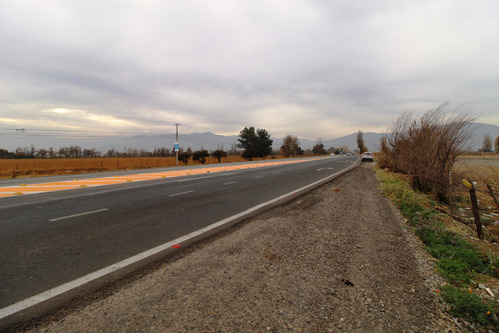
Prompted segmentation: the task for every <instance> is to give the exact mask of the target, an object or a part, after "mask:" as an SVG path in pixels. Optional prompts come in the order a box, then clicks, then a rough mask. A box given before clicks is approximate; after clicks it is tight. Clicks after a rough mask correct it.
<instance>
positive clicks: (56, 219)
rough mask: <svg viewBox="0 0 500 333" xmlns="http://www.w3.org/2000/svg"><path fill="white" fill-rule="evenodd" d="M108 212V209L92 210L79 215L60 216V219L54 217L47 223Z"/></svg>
mask: <svg viewBox="0 0 500 333" xmlns="http://www.w3.org/2000/svg"><path fill="white" fill-rule="evenodd" d="M106 210H108V208H103V209H98V210H93V211H90V212H84V213H79V214H73V215H68V216H62V217H56V218H54V219H50V220H49V222H55V221H60V220H66V219H70V218H72V217H77V216H83V215H89V214H94V213H99V212H104V211H106Z"/></svg>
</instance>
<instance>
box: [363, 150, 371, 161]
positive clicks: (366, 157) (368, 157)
mask: <svg viewBox="0 0 500 333" xmlns="http://www.w3.org/2000/svg"><path fill="white" fill-rule="evenodd" d="M361 161H363V162H367V161H368V162H373V153H371V152H368V151H367V152H365V153H363V157H362V158H361Z"/></svg>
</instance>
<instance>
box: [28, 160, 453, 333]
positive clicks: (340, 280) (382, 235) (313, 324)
mask: <svg viewBox="0 0 500 333" xmlns="http://www.w3.org/2000/svg"><path fill="white" fill-rule="evenodd" d="M433 269H434V265H433V262H432V260H431V259H430V258H429V257H428V256H427V255H426V254H425V252H424V251H423V250H422V246H421V244H420V243H419V241H418V240H416V239H415V238H414V236H413V235H412V234H411V232H409V231H408V230H407V228H406V225H405V223H404V220H403V218H402V217H401V216H400V215H399V213H398V212H397V210H396V209H395V208H394V207H393V206H392V205H391V204H390V203H389V201H388V200H387V199H386V198H384V197H383V196H382V194H380V192H379V190H378V181H377V179H376V177H375V174H374V171H373V166H372V164H371V163H362V164H361V166H360V167H359V168H356V169H354V170H353V171H351V172H349V173H347V174H345V175H343V176H341V177H340V178H338V179H336V180H334V181H332V182H330V183H328V184H326V185H323V186H321V187H320V188H317V189H316V190H314V191H312V192H310V193H308V194H306V195H303V196H301V197H299V198H297V199H296V200H294V201H293V202H290V203H288V204H285V205H283V206H280V207H278V208H274V209H272V210H270V211H267V212H265V213H263V214H261V215H259V216H257V217H254V218H253V219H251V220H249V221H246V222H244V223H241V224H240V225H238V226H236V227H233V228H232V229H231V230H229V231H226V232H223V233H221V234H220V235H218V236H216V237H212V238H210V239H207V240H205V241H202V242H200V243H198V244H196V245H194V246H192V247H191V248H190V249H184V250H183V249H181V250H180V252H179V253H178V254H177V255H176V256H174V257H173V258H167V259H165V261H164V263H163V264H162V265H159V266H158V267H157V268H156V269H155V270H153V271H150V272H148V273H147V274H146V273H144V274H143V275H142V276H140V277H136V278H134V279H132V281H129V282H123V281H122V282H120V283H117V284H116V285H114V286H112V287H110V289H108V290H107V291H106V292H103V293H101V294H99V295H100V296H99V297H97V296H95V297H97V298H96V299H95V300H93V301H92V302H89V301H88V299H87V301H85V302H82V303H81V304H79V303H78V302H75V303H73V304H72V305H71V306H70V307H69V308H65V309H62V310H61V311H60V312H58V313H55V314H53V315H52V316H50V317H46V318H45V319H43V320H42V321H41V322H39V323H37V324H36V326H35V327H31V328H30V329H29V330H28V332H285V331H291V332H456V331H458V329H456V326H455V325H454V323H453V321H451V320H450V319H448V318H447V317H446V316H445V315H444V314H443V305H442V304H441V303H440V301H439V297H438V296H437V295H436V293H435V292H434V291H433V290H435V289H436V288H437V286H438V285H439V284H440V283H442V281H441V280H440V279H439V277H437V276H436V275H434V274H433Z"/></svg>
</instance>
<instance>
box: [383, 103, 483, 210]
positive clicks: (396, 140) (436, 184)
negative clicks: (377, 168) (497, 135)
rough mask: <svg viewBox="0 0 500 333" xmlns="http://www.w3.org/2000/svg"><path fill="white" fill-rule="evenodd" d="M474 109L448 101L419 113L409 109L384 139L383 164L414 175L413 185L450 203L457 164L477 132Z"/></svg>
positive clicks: (395, 170)
mask: <svg viewBox="0 0 500 333" xmlns="http://www.w3.org/2000/svg"><path fill="white" fill-rule="evenodd" d="M474 120H475V117H474V116H472V115H470V113H468V112H466V111H464V110H461V109H454V110H449V104H448V103H445V104H442V105H441V106H439V107H438V108H437V109H434V110H431V111H428V112H426V113H425V114H423V115H422V116H420V117H416V116H415V114H414V112H406V113H404V114H402V115H401V116H400V117H399V119H398V120H397V121H396V122H395V123H394V124H393V125H392V129H391V131H390V134H388V135H387V136H386V137H384V138H382V140H381V142H380V147H381V152H382V154H381V155H382V156H381V158H380V164H381V165H382V166H383V167H386V168H388V169H390V170H392V171H394V172H399V173H404V174H408V175H409V176H411V179H412V182H413V186H414V187H415V188H417V189H418V190H420V191H422V192H427V193H433V194H434V195H435V196H436V197H437V198H438V199H439V200H441V201H443V202H445V203H448V201H449V190H450V185H451V178H450V173H451V169H452V168H453V164H454V163H455V160H456V158H457V156H458V154H459V153H460V151H461V149H462V148H463V146H464V145H465V143H466V142H467V141H468V140H469V139H470V138H471V136H472V134H473V127H472V122H473V121H474Z"/></svg>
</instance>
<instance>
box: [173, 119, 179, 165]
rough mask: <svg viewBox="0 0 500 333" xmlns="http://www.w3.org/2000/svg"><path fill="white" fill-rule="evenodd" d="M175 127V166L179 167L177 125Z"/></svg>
mask: <svg viewBox="0 0 500 333" xmlns="http://www.w3.org/2000/svg"><path fill="white" fill-rule="evenodd" d="M174 125H175V147H174V149H175V165H179V125H180V124H174Z"/></svg>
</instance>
